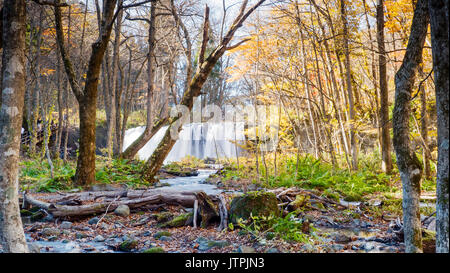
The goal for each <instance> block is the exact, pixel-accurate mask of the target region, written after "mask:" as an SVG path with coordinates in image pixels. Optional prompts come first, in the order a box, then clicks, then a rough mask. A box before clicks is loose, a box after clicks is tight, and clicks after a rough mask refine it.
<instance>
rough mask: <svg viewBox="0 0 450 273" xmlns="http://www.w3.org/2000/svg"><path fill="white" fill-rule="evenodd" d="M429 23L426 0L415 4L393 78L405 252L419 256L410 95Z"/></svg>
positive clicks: (417, 164) (417, 168)
mask: <svg viewBox="0 0 450 273" xmlns="http://www.w3.org/2000/svg"><path fill="white" fill-rule="evenodd" d="M429 20H430V18H429V14H428V3H427V0H418V1H417V4H416V8H415V10H414V17H413V21H412V25H411V34H410V36H409V40H408V46H407V48H406V53H405V56H404V58H403V62H402V65H401V67H400V68H399V70H398V72H397V73H396V74H395V106H394V110H393V129H394V138H393V142H394V148H395V153H396V155H397V166H398V169H399V171H400V178H401V180H402V188H403V229H404V238H405V246H406V252H422V230H421V227H422V225H421V222H420V207H419V201H420V179H421V177H422V165H421V163H420V161H419V160H418V158H417V156H416V154H415V152H414V150H413V149H412V148H411V141H410V137H409V131H410V129H409V128H410V127H409V117H410V114H411V105H410V103H411V93H412V91H413V87H414V83H415V78H416V74H417V71H418V69H419V65H420V64H421V62H422V50H423V46H424V43H425V38H426V35H427V29H428V23H429Z"/></svg>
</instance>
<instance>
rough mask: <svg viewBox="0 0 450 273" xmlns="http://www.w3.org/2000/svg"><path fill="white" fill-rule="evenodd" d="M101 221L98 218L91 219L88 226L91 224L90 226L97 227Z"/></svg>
mask: <svg viewBox="0 0 450 273" xmlns="http://www.w3.org/2000/svg"><path fill="white" fill-rule="evenodd" d="M99 220H100V219H99V218H98V217H94V218H91V219H90V220H89V221H88V224H89V225H95V224H97V223H98V221H99Z"/></svg>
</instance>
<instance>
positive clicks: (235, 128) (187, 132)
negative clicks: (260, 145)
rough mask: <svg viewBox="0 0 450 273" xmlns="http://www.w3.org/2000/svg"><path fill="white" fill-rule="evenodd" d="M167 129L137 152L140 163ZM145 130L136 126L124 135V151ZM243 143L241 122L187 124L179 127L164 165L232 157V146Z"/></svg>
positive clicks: (148, 155)
mask: <svg viewBox="0 0 450 273" xmlns="http://www.w3.org/2000/svg"><path fill="white" fill-rule="evenodd" d="M167 128H168V126H164V127H162V128H161V129H160V130H159V131H158V132H157V133H156V134H155V135H154V136H153V137H152V138H151V139H150V141H149V142H148V143H147V144H146V145H145V146H144V147H142V149H141V150H140V151H139V152H138V156H139V158H140V159H141V160H146V159H148V158H149V157H150V156H151V155H152V153H153V151H154V150H155V149H156V147H157V146H158V144H159V143H160V141H161V140H162V138H163V137H164V134H165V132H166V130H167ZM144 129H145V127H144V126H141V127H136V128H132V129H129V130H127V131H126V132H125V137H124V150H125V149H126V148H127V147H128V146H129V145H131V143H133V141H135V140H136V139H137V138H138V137H139V136H140V135H141V134H142V132H144ZM244 140H245V136H244V123H243V122H236V123H234V122H217V123H212V122H207V123H189V124H185V125H183V127H182V130H181V132H180V134H179V138H178V140H177V142H176V143H175V145H174V146H173V148H172V150H171V151H170V153H169V154H168V155H167V158H166V160H165V161H164V163H165V164H167V163H169V162H173V161H179V160H181V159H182V158H184V157H186V156H188V155H191V156H195V157H197V158H200V159H205V158H232V157H236V152H237V153H238V155H239V153H240V149H239V147H236V145H235V144H234V143H233V142H234V141H236V142H242V141H244Z"/></svg>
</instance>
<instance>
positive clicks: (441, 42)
mask: <svg viewBox="0 0 450 273" xmlns="http://www.w3.org/2000/svg"><path fill="white" fill-rule="evenodd" d="M428 3H429V10H430V24H431V44H432V48H433V69H434V86H435V92H436V108H437V133H438V143H437V144H438V163H437V178H436V189H437V202H436V252H440V253H448V252H449V246H448V244H449V239H448V220H449V219H448V183H449V182H448V166H449V161H448V146H449V139H448V126H449V117H448V115H449V109H448V108H449V104H448V92H449V87H448V85H449V75H448V74H449V63H448V62H449V60H448V59H449V52H448V51H449V49H448V43H449V23H448V19H449V15H448V12H449V8H450V7H449V4H448V1H444V0H429V2H428Z"/></svg>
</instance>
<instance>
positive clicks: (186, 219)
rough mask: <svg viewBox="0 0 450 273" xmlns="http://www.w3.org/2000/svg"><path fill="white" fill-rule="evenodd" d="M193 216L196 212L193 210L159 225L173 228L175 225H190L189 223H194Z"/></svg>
mask: <svg viewBox="0 0 450 273" xmlns="http://www.w3.org/2000/svg"><path fill="white" fill-rule="evenodd" d="M193 216H194V213H192V212H190V213H185V214H181V215H179V216H177V217H175V218H173V219H172V220H170V221H168V222H165V223H162V224H160V225H158V227H172V228H173V227H182V226H188V225H190V224H192V222H193Z"/></svg>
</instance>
